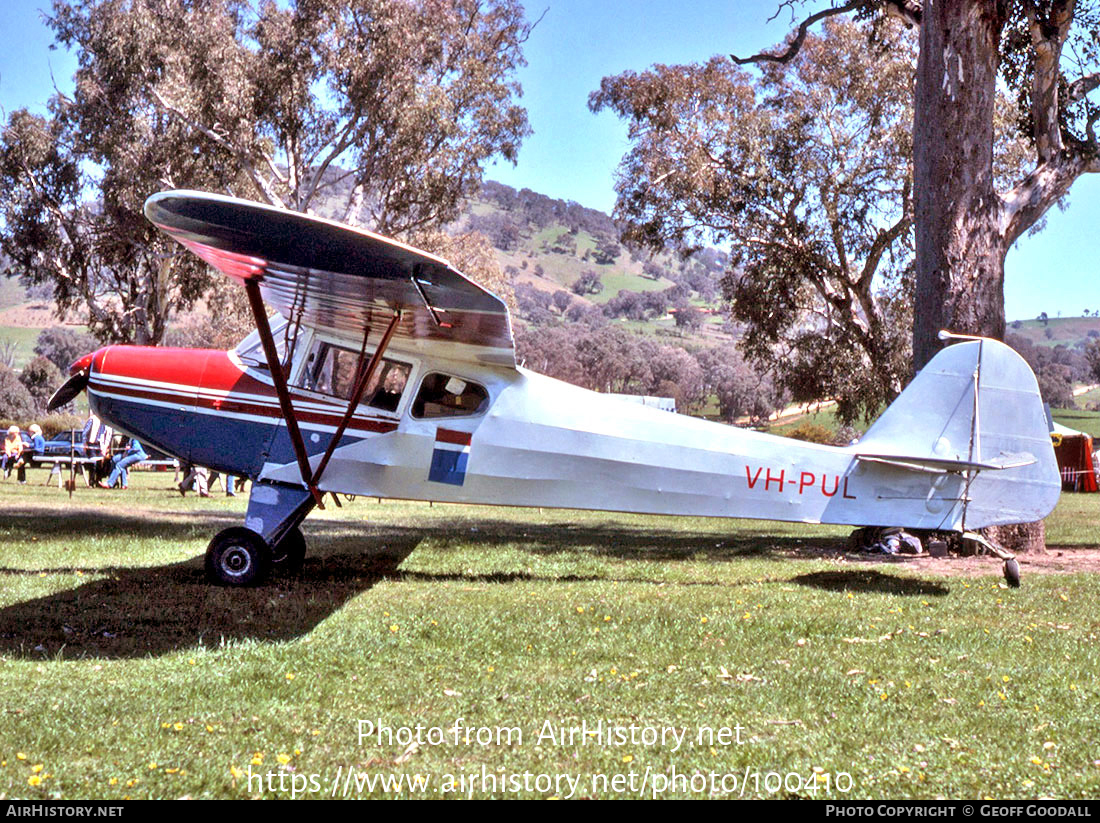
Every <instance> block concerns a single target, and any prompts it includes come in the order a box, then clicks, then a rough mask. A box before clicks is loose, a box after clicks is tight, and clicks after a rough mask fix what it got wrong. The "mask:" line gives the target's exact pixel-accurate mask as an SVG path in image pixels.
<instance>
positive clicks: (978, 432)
mask: <svg viewBox="0 0 1100 823" xmlns="http://www.w3.org/2000/svg"><path fill="white" fill-rule="evenodd" d="M856 453H857V457H858V458H859V459H860V460H861V461H868V462H873V463H886V464H888V465H892V466H899V467H902V468H907V469H910V470H913V471H926V472H934V473H954V474H966V475H967V477H968V482H967V485H966V490H965V492H964V494H963V505H962V509H961V522H960V523H959V524H955V525H953V526H952V527H955V528H969V529H975V528H982V527H985V526H994V525H1002V524H1006V523H1027V522H1031V521H1034V520H1041V519H1042V518H1044V517H1046V516H1047V515H1048V514H1049V513H1050V512H1051V511H1052V510H1053V509H1054V506H1055V505H1056V504H1057V502H1058V495H1059V493H1060V491H1061V477H1060V475H1059V473H1058V463H1057V461H1056V460H1055V458H1054V447H1053V445H1052V444H1051V439H1050V432H1049V428H1048V426H1047V420H1046V414H1045V412H1044V410H1043V403H1042V399H1041V398H1040V396H1039V386H1038V384H1037V383H1036V381H1035V375H1034V374H1032V372H1031V369H1030V368H1029V367H1028V365H1027V363H1026V362H1025V361H1024V360H1023V358H1021V357H1020V356H1019V355H1018V354H1017V353H1016V352H1015V351H1013V350H1012V349H1011V348H1009V347H1008V346H1006V345H1005V344H1003V343H999V342H997V341H995V340H985V339H981V340H970V341H967V342H965V343H957V344H955V345H953V346H948V347H947V348H945V349H943V350H942V351H941V352H940V353H939V354H937V355H936V356H935V357H934V358H932V361H931V362H930V363H929V364H928V365H927V366H925V367H924V368H923V369H922V370H921V372H920V374H918V375H917V376H916V378H915V379H914V380H913V382H912V383H910V384H909V386H907V387H906V389H905V391H903V392H902V393H901V395H900V396H899V397H898V399H897V400H896V401H894V403H892V404H891V405H890V407H889V408H888V409H887V410H886V412H885V413H884V414H883V415H882V417H880V418H879V419H878V420H877V421H876V422H875V424H874V426H872V427H871V429H870V431H868V432H867V434H866V435H865V436H864V438H863V439H862V440H861V441H860V442H859V444H858V445H857V446H856ZM945 525H946V524H945Z"/></svg>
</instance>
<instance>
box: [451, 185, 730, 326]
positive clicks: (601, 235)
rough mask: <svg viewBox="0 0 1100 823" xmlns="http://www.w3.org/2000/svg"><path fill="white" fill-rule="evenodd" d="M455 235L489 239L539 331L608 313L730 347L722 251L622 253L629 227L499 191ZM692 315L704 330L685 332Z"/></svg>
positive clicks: (486, 195)
mask: <svg viewBox="0 0 1100 823" xmlns="http://www.w3.org/2000/svg"><path fill="white" fill-rule="evenodd" d="M451 231H478V232H481V233H482V234H484V235H485V236H486V237H488V238H489V241H490V242H491V243H492V245H493V247H494V249H495V250H496V254H497V258H498V260H499V262H500V265H501V267H502V268H503V269H504V271H505V272H506V273H507V274H509V275H510V276H511V278H512V282H513V284H514V286H515V288H516V297H517V301H518V304H519V309H520V316H521V318H522V319H524V320H526V321H528V322H530V323H533V324H535V325H542V324H544V323H546V322H553V321H555V320H561V321H564V322H575V321H577V320H580V319H582V318H583V317H584V316H585V315H586V314H591V313H594V312H596V311H599V312H600V313H601V314H602V315H603V316H605V317H606V318H608V319H609V320H613V321H618V322H621V323H623V324H624V326H626V327H629V328H631V329H633V330H635V331H642V332H647V333H650V334H666V335H669V334H671V335H675V336H678V337H685V336H688V337H690V336H695V335H701V336H702V337H703V338H706V339H726V340H728V339H730V335H729V333H728V330H725V331H724V330H723V327H724V325H725V320H724V318H723V317H722V315H721V312H720V310H719V309H720V306H719V299H720V280H721V277H722V275H723V274H724V273H725V271H726V268H727V265H728V258H727V255H726V254H725V253H723V252H721V251H718V250H716V249H704V250H702V251H700V252H698V253H696V254H694V255H692V256H691V257H689V258H686V259H685V258H683V257H682V256H681V255H679V254H675V253H672V252H671V251H670V252H667V253H664V254H659V255H649V254H644V253H635V252H632V251H630V250H628V249H626V248H624V247H623V246H622V245H621V244H620V243H619V234H620V230H619V226H618V225H617V224H616V223H615V221H614V220H612V219H611V217H609V216H608V215H607V214H605V213H603V212H601V211H597V210H595V209H589V208H586V207H584V206H581V205H579V204H577V203H574V202H570V201H565V200H555V199H553V198H550V197H546V196H545V195H541V194H538V193H537V192H533V191H531V190H529V189H523V190H520V191H516V190H515V189H513V188H511V187H509V186H505V185H502V184H500V183H494V182H487V183H485V184H484V185H483V186H482V189H481V192H480V193H479V195H478V196H477V197H475V198H474V199H472V200H471V201H470V202H469V203H468V205H467V208H466V211H465V213H464V214H463V216H462V218H461V219H460V220H459V221H458V222H457V223H455V224H454V225H453V226H452V227H451ZM678 312H679V313H681V317H680V320H681V322H680V323H679V324H678V323H677V322H676V319H677V313H678ZM687 314H692V315H697V316H694V317H692V320H693V321H694V322H691V323H685V322H684V316H685V315H687Z"/></svg>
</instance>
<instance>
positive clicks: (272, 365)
mask: <svg viewBox="0 0 1100 823" xmlns="http://www.w3.org/2000/svg"><path fill="white" fill-rule="evenodd" d="M244 290H245V293H246V294H247V295H248V304H249V306H251V307H252V317H253V318H254V319H255V321H256V331H257V332H259V334H260V342H261V343H262V344H263V348H264V356H265V357H266V358H267V365H268V372H269V373H270V374H271V380H272V382H273V383H274V384H275V394H277V395H278V396H279V408H280V409H281V410H282V413H283V419H284V420H286V430H287V434H289V435H290V442H291V444H292V445H293V446H294V454H295V455H296V456H297V458H298V468H299V470H300V471H301V472H302V482H303V483H305V485H306V487H307V488H308V489H309V492H310V494H312V495H313V499H314V500H315V501H317V505H318V506H319V507H320V508H322V509H323V508H324V507H325V504H324V501H323V499H322V498H323V495H322V494H321V491H320V490H319V489H318V488H317V486H316V484H315V483H314V482H313V480H312V472H310V468H309V454H308V453H307V452H306V444H305V441H304V440H303V439H302V431H301V429H299V428H298V419H297V418H296V417H295V416H294V405H293V403H291V400H290V390H289V389H287V385H286V375H285V374H284V373H283V368H282V364H281V363H280V361H279V352H278V351H276V349H275V338H274V336H273V335H272V334H271V326H270V324H269V323H268V322H267V312H266V311H265V310H264V300H263V297H262V296H261V295H260V282H259V280H257V279H255V278H252V277H249V278H246V279H245V281H244Z"/></svg>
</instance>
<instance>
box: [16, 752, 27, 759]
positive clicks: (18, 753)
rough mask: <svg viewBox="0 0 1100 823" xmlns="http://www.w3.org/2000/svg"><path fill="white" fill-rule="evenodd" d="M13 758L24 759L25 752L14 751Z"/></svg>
mask: <svg viewBox="0 0 1100 823" xmlns="http://www.w3.org/2000/svg"><path fill="white" fill-rule="evenodd" d="M15 759H16V760H26V759H27V756H26V755H25V754H23V752H16V753H15Z"/></svg>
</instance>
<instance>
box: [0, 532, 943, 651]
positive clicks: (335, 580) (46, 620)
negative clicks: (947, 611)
mask: <svg viewBox="0 0 1100 823" xmlns="http://www.w3.org/2000/svg"><path fill="white" fill-rule="evenodd" d="M219 519H224V520H226V521H232V520H233V519H234V515H232V514H228V513H227V514H225V515H222V514H221V513H218V512H206V513H205V516H204V517H202V518H194V519H191V520H188V519H183V518H181V519H179V520H175V519H155V518H154V519H152V520H151V519H150V518H149V517H148V516H147V515H146V516H143V517H139V516H136V515H126V514H118V513H102V514H101V513H94V514H92V513H89V512H87V511H83V512H74V513H73V514H72V515H64V514H63V515H61V516H58V517H51V518H49V519H48V520H43V519H42V518H41V516H40V514H31V513H20V512H10V513H8V516H7V522H8V525H9V527H12V528H15V529H18V530H21V531H22V533H29V532H32V531H33V532H36V533H37V534H39V535H41V536H42V538H44V539H45V538H49V539H53V540H56V539H59V538H70V539H72V540H87V539H88V537H89V535H95V536H97V537H101V538H115V539H125V538H127V537H128V538H130V539H134V538H136V537H139V536H140V537H141V538H142V539H149V538H158V539H163V540H169V541H170V540H193V539H194V538H195V537H196V536H198V535H200V534H202V533H205V532H206V531H207V530H208V529H209V527H210V523H211V521H214V520H219ZM306 537H307V540H308V541H309V543H310V550H311V551H310V555H309V556H308V557H307V558H306V561H305V565H304V567H303V569H302V571H301V572H300V573H298V574H297V575H294V576H293V577H288V578H281V577H279V576H278V575H276V576H275V577H274V578H273V579H272V580H271V581H270V582H269V583H268V584H267V585H264V586H261V587H258V588H251V589H239V588H237V589H231V588H223V587H218V586H212V585H211V584H210V583H208V582H207V580H206V577H205V575H204V571H203V559H202V557H201V556H198V557H194V558H191V559H189V560H186V561H182V562H179V563H171V564H168V565H161V566H150V567H139V566H121V565H119V566H99V565H96V566H83V567H52V568H49V567H47V568H43V567H42V566H38V567H35V568H11V567H8V568H2V567H0V586H3V585H4V583H3V581H4V580H5V578H9V579H10V578H15V577H39V576H41V575H43V574H45V575H47V576H49V575H53V574H75V573H76V572H77V571H78V570H80V571H82V572H83V573H84V574H88V575H94V576H95V579H92V580H89V581H88V582H86V583H83V584H80V585H78V586H76V587H75V588H70V589H65V590H63V591H59V592H56V593H53V594H49V595H45V596H42V597H37V598H33V599H30V600H24V601H21V602H18V603H14V604H11V605H9V606H6V607H4V608H0V654H5V655H10V656H15V657H22V658H26V659H37V660H61V659H66V660H71V659H79V658H103V659H127V658H139V657H147V656H156V655H162V654H168V653H172V652H176V651H181V650H184V649H190V648H198V647H203V646H205V647H217V646H218V645H220V644H221V643H223V642H235V641H241V640H257V641H275V642H279V641H286V640H292V639H295V638H299V637H302V636H305V635H308V634H309V633H310V632H311V631H312V630H313V629H314V628H315V627H316V626H317V625H318V624H319V623H320V622H321V621H323V620H325V619H326V618H328V617H329V616H331V615H332V614H333V613H335V612H337V611H339V610H340V609H341V608H342V607H343V606H344V605H345V604H346V603H347V602H348V601H350V600H352V599H353V598H355V597H356V596H357V595H359V594H362V593H363V592H366V591H368V590H370V589H371V588H372V587H373V586H374V585H376V584H377V583H378V582H380V581H383V580H398V581H400V580H407V581H410V582H416V583H424V582H427V583H434V582H442V581H454V580H458V581H468V582H488V583H499V584H508V583H512V582H528V581H533V580H550V581H555V582H575V581H576V582H583V581H591V580H607V579H616V580H620V581H622V582H635V583H654V584H657V583H662V582H665V581H664V580H662V579H660V578H659V575H657V574H654V573H653V572H652V571H651V570H643V569H641V568H639V569H638V570H637V571H638V573H637V574H632V573H630V572H626V573H621V572H620V573H615V574H612V575H611V576H608V575H602V574H601V575H598V576H596V575H588V576H585V575H569V574H552V575H538V574H531V573H528V572H494V573H486V574H476V573H469V572H462V573H432V572H422V571H403V570H401V569H400V566H401V564H402V562H403V561H404V560H405V559H406V558H407V557H408V556H409V555H410V554H411V553H412V552H413V550H414V549H415V548H416V547H417V546H418V545H420V544H421V543H422V542H423V541H425V540H430V541H431V543H432V550H433V552H442V553H444V554H445V553H447V552H448V551H450V546H451V544H455V545H459V544H461V545H462V546H463V547H468V546H469V545H470V544H471V543H474V544H477V545H479V546H485V547H487V548H488V547H492V546H496V545H508V546H510V547H513V548H518V549H520V550H521V551H525V552H528V553H530V554H535V555H543V556H549V555H564V556H570V555H575V556H577V557H578V558H581V557H584V556H598V557H610V558H617V559H622V560H626V561H661V562H676V561H690V562H694V563H699V562H710V563H725V562H736V561H737V560H739V559H740V560H744V559H748V558H754V557H755V558H768V557H771V558H780V557H783V558H797V557H802V558H820V557H823V556H828V555H833V554H835V553H836V552H837V551H839V550H840V549H841V548H842V546H843V543H842V542H841V541H839V540H835V539H830V538H824V539H822V540H820V541H818V540H814V541H807V540H805V539H798V538H791V537H785V538H783V537H781V538H776V537H770V536H762V535H757V534H745V535H730V534H729V533H723V532H719V531H714V532H710V533H705V532H704V533H699V532H692V533H685V532H680V531H675V530H672V529H668V530H663V529H652V528H648V529H640V528H632V527H630V526H626V525H622V524H604V525H568V524H550V525H542V524H539V525H532V524H529V523H522V522H507V521H498V520H478V519H466V518H458V519H456V520H455V521H454V522H453V525H451V526H444V527H441V526H440V524H439V522H438V521H437V520H434V521H433V522H432V523H430V524H425V525H423V526H419V527H418V526H394V525H385V524H383V525H376V524H370V523H367V524H364V523H363V522H360V521H327V520H317V521H310V523H309V525H308V526H307V530H306ZM34 560H40V558H34ZM784 579H785V580H787V581H789V582H796V583H799V584H801V585H806V586H811V587H815V588H825V589H835V590H848V591H852V590H854V591H868V592H889V593H893V594H911V595H926V596H927V595H939V594H946V593H947V589H946V587H943V586H942V585H940V584H937V583H929V582H927V581H921V580H916V579H910V578H899V577H895V576H892V575H889V574H880V573H878V572H868V571H852V572H848V571H845V572H817V573H812V574H806V575H801V576H799V577H795V578H793V580H792V579H790V578H784ZM684 585H726V584H714V583H710V582H702V583H685V584H684Z"/></svg>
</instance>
